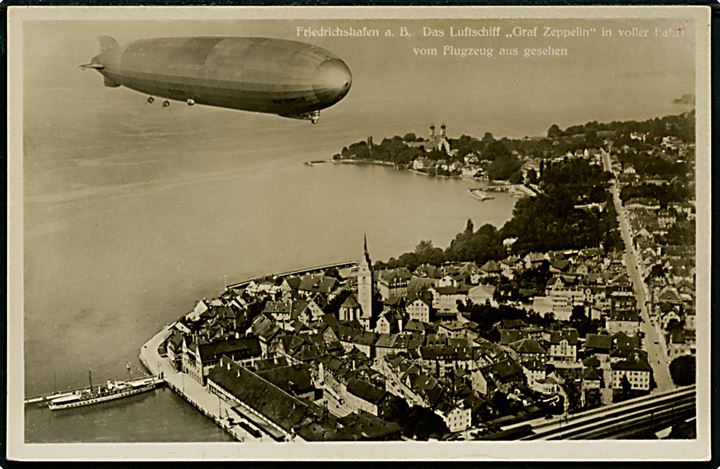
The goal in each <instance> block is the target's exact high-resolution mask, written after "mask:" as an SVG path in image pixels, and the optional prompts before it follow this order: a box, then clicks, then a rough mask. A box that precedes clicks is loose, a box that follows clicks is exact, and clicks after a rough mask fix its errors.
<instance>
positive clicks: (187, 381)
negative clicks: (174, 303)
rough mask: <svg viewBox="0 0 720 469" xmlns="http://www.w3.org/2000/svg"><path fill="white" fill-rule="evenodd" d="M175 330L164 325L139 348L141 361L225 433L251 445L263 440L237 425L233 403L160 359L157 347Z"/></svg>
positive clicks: (165, 359) (162, 358) (165, 360)
mask: <svg viewBox="0 0 720 469" xmlns="http://www.w3.org/2000/svg"><path fill="white" fill-rule="evenodd" d="M171 333H172V329H171V327H170V326H165V327H164V328H163V329H162V330H161V331H160V332H158V333H157V334H155V335H154V336H153V337H152V338H150V340H148V341H147V342H146V343H145V345H143V346H142V348H141V349H140V362H141V363H142V364H143V366H145V368H147V369H148V370H149V371H150V372H151V373H154V374H158V375H159V374H162V375H163V376H164V378H165V384H166V385H167V386H168V387H169V388H170V389H172V390H173V391H174V392H175V393H176V394H177V395H178V396H180V397H181V398H183V399H184V400H185V401H187V402H188V403H189V404H190V405H192V406H193V407H195V408H196V409H197V410H198V411H200V413H202V414H203V415H205V416H206V417H207V418H209V419H210V420H212V421H213V422H214V423H215V424H216V425H218V426H219V427H220V428H222V429H223V430H225V432H227V433H228V434H229V435H231V436H232V437H233V438H235V440H237V441H243V442H251V441H260V440H262V439H263V437H260V438H258V437H256V436H255V435H252V434H251V433H250V432H248V431H246V430H245V429H244V428H243V427H242V426H241V425H239V424H238V423H235V422H234V419H232V418H230V415H233V416H234V415H235V414H236V410H235V409H233V407H234V404H233V403H231V402H226V401H225V400H224V399H222V398H220V396H218V395H216V394H212V393H211V392H209V391H208V389H207V388H206V387H205V386H203V385H202V384H200V383H199V382H197V381H195V380H194V379H192V378H191V377H190V376H189V375H187V374H186V373H182V372H179V371H177V370H175V369H174V367H173V366H172V364H171V363H170V362H169V361H168V360H167V358H165V357H162V356H160V354H159V352H158V348H159V347H161V346H162V344H163V343H164V342H165V341H166V340H167V339H168V337H169V336H170V334H171Z"/></svg>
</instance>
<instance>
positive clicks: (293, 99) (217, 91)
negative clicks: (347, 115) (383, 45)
mask: <svg viewBox="0 0 720 469" xmlns="http://www.w3.org/2000/svg"><path fill="white" fill-rule="evenodd" d="M105 41H106V42H105V44H104V45H103V40H102V39H101V48H102V51H101V54H100V55H98V56H97V57H95V58H94V59H93V61H92V63H93V64H99V66H101V67H102V68H98V71H99V72H100V73H102V74H103V75H104V77H105V81H106V85H108V86H119V85H122V86H125V87H127V88H131V89H133V90H136V91H139V92H141V93H146V94H148V95H154V96H160V97H164V98H167V99H173V100H181V101H187V102H192V103H196V104H206V105H210V106H220V107H226V108H232V109H240V110H245V111H255V112H264V113H272V114H279V115H284V116H296V115H303V114H307V113H312V112H316V111H319V110H320V109H324V108H327V107H329V106H332V105H333V104H335V103H337V102H338V101H340V100H341V99H342V98H343V97H344V96H345V95H346V94H347V93H348V91H349V89H350V85H351V82H352V77H351V74H350V70H349V69H348V67H347V65H345V63H344V62H343V61H342V60H341V59H340V58H339V57H337V56H336V55H334V54H333V53H331V52H329V51H327V50H325V49H322V48H320V47H317V46H313V45H310V44H305V43H301V42H296V41H287V40H281V39H268V38H240V37H191V38H161V39H147V40H140V41H135V42H132V43H130V44H128V45H127V46H125V47H121V46H119V45H118V46H117V47H114V46H113V44H112V43H110V44H108V42H107V41H112V39H110V38H105Z"/></svg>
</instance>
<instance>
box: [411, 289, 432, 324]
mask: <svg viewBox="0 0 720 469" xmlns="http://www.w3.org/2000/svg"><path fill="white" fill-rule="evenodd" d="M431 305H432V295H429V294H423V295H420V296H418V297H417V298H415V300H413V301H412V302H410V304H408V305H407V306H405V311H407V313H408V315H409V316H410V319H411V320H415V321H420V322H424V323H429V322H430V308H431Z"/></svg>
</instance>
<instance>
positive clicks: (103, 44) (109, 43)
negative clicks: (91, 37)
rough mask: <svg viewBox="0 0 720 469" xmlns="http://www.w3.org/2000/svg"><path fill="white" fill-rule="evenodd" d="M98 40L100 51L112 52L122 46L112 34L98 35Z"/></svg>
mask: <svg viewBox="0 0 720 469" xmlns="http://www.w3.org/2000/svg"><path fill="white" fill-rule="evenodd" d="M98 42H99V43H100V53H101V54H102V53H103V52H110V51H112V50H114V49H117V48H118V47H120V44H118V42H117V41H116V40H115V38H114V37H111V36H98Z"/></svg>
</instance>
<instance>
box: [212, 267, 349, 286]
mask: <svg viewBox="0 0 720 469" xmlns="http://www.w3.org/2000/svg"><path fill="white" fill-rule="evenodd" d="M356 265H357V261H345V262H336V263H334V264H325V265H318V266H315V267H305V268H302V269H297V270H290V271H287V272H282V273H279V274H269V275H273V276H275V277H281V278H282V277H288V276H290V275H301V274H313V273H317V272H320V271H323V270H325V269H330V268H333V267H335V268H337V269H342V268H346V267H353V266H356ZM266 277H268V275H261V276H257V277H252V278H249V279H246V280H242V281H240V282H237V283H233V284H230V285H227V286H226V287H225V290H226V291H227V290H232V289H235V288H242V287H245V286H247V285H248V284H249V283H250V282H252V281H253V280H262V279H264V278H266Z"/></svg>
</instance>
